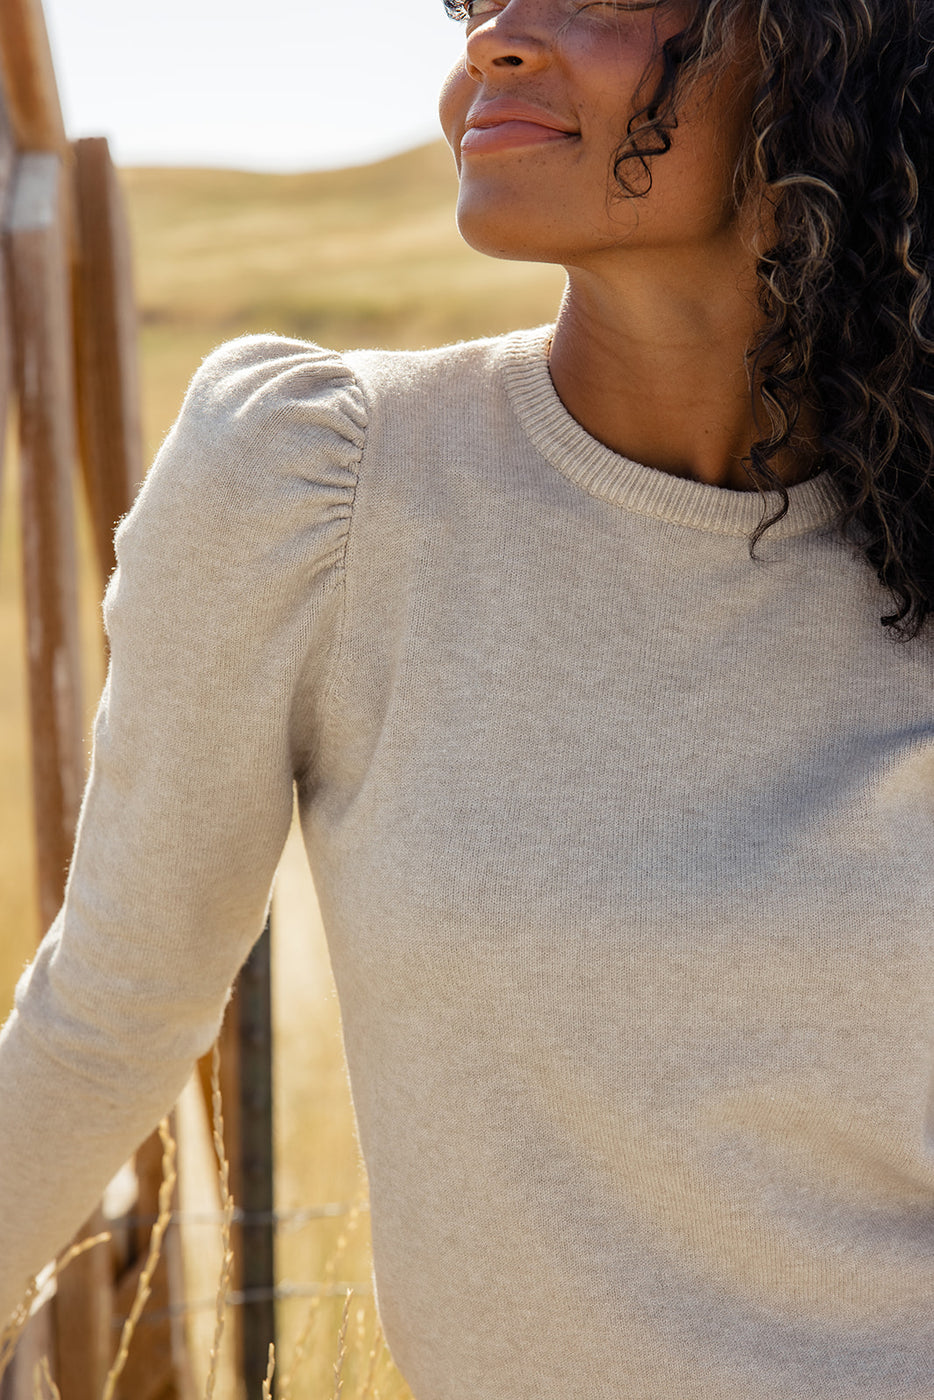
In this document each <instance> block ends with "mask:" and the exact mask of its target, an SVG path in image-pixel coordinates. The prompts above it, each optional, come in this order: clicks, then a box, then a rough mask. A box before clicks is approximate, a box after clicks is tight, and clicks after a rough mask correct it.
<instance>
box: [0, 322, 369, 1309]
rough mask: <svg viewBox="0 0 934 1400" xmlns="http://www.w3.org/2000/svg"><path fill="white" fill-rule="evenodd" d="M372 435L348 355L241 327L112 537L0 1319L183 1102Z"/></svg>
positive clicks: (40, 990) (18, 1161) (263, 848)
mask: <svg viewBox="0 0 934 1400" xmlns="http://www.w3.org/2000/svg"><path fill="white" fill-rule="evenodd" d="M364 429H365V421H364V406H363V401H362V397H361V395H360V393H359V391H358V390H357V388H356V386H355V384H354V382H353V379H352V376H351V375H350V374H349V372H348V371H347V370H346V369H344V368H343V366H342V365H341V364H340V362H339V360H337V359H336V358H335V357H334V356H331V355H329V354H328V353H327V352H324V351H320V350H317V349H316V348H315V347H312V346H308V345H304V344H302V343H299V342H290V341H282V340H278V339H275V338H272V337H253V338H249V339H247V340H244V341H238V342H234V343H233V344H232V345H230V346H227V347H224V348H223V349H222V350H221V351H219V352H216V353H215V354H214V355H213V356H211V357H210V358H209V359H208V360H207V361H206V362H205V364H204V366H202V369H201V370H200V371H199V373H198V375H197V376H196V377H195V380H194V381H193V383H192V386H191V389H190V391H189V393H188V396H187V398H186V401H185V405H184V407H183V410H182V413H181V416H180V419H179V421H178V423H177V424H176V426H175V428H174V429H173V430H172V432H171V433H170V435H169V437H168V439H167V440H166V443H165V445H164V447H163V449H162V451H161V452H160V454H159V457H158V458H157V461H156V464H155V465H154V467H153V469H152V472H151V473H150V475H149V478H148V479H147V481H146V484H145V486H144V488H143V490H142V492H141V493H140V497H139V500H138V501H137V503H136V505H135V507H134V509H133V511H132V512H131V513H130V515H129V516H128V517H127V519H126V521H125V522H124V523H123V525H122V526H121V528H120V530H119V532H118V536H117V557H118V569H117V572H116V573H115V575H114V578H113V580H112V581H111V585H110V588H109V589H108V593H107V599H106V603H105V620H106V624H107V630H108V635H109V638H110V646H111V664H110V670H109V674H108V679H107V684H106V686H105V689H104V694H103V698H102V701H101V706H100V710H99V713H98V716H97V721H96V724H95V731H94V754H93V760H92V765H91V774H90V778H89V783H88V788H87V791H86V794H85V798H84V804H83V807H82V812H81V817H80V822H79V828H78V836H77V841H76V846H75V852H74V857H73V861H72V867H71V872H70V876H69V880H68V886H67V890H66V894H65V901H64V905H63V907H62V910H61V911H60V913H59V916H58V918H57V919H56V921H55V924H54V925H53V927H52V929H51V930H50V932H49V934H48V936H47V938H46V939H45V941H44V942H43V944H42V947H41V948H40V951H39V953H38V955H37V957H36V959H35V961H34V963H33V964H32V966H31V967H30V968H29V969H28V970H27V972H26V973H25V974H24V976H23V978H22V980H21V982H20V984H19V987H18V988H17V996H16V1011H15V1012H14V1014H13V1016H12V1017H11V1018H10V1020H9V1022H8V1023H7V1025H6V1027H5V1029H4V1031H3V1033H2V1036H0V1319H2V1318H3V1317H5V1316H6V1314H7V1313H8V1312H9V1311H10V1309H11V1308H12V1307H13V1306H15V1304H16V1302H17V1301H18V1299H19V1296H20V1294H21V1291H22V1288H23V1286H24V1284H25V1283H26V1280H27V1277H28V1276H29V1275H31V1274H32V1273H33V1272H35V1271H36V1270H37V1269H39V1268H41V1267H42V1266H43V1264H44V1263H45V1262H46V1261H47V1259H48V1258H49V1257H50V1256H51V1255H52V1254H53V1253H54V1252H55V1251H56V1250H57V1249H58V1248H60V1247H61V1246H62V1244H63V1243H64V1242H65V1241H66V1240H67V1238H68V1237H69V1236H70V1234H71V1233H72V1232H73V1231H74V1230H75V1229H76V1228H77V1227H78V1225H80V1223H81V1221H82V1220H83V1219H84V1218H85V1216H86V1215H87V1214H88V1213H89V1211H90V1210H91V1208H92V1207H93V1205H94V1203H95V1202H96V1200H97V1199H98V1197H99V1196H100V1193H101V1191H102V1189H103V1187H104V1186H105V1185H106V1183H107V1181H108V1180H109V1178H110V1176H111V1175H112V1173H113V1172H114V1171H115V1170H116V1169H117V1168H118V1167H119V1165H120V1164H121V1163H122V1162H123V1161H124V1160H125V1159H126V1157H127V1156H128V1155H129V1154H130V1153H131V1152H132V1151H133V1150H134V1148H135V1147H136V1146H137V1144H138V1143H139V1142H140V1141H141V1140H142V1138H143V1137H145V1135H146V1134H147V1133H148V1132H149V1131H150V1130H151V1129H152V1127H153V1125H154V1124H155V1123H156V1121H157V1120H158V1119H159V1118H160V1116H161V1115H162V1114H163V1113H164V1112H165V1111H166V1110H167V1109H168V1107H169V1106H170V1105H171V1104H172V1103H173V1102H174V1100H175V1098H176V1096H177V1094H178V1093H179V1091H180V1089H181V1088H182V1086H183V1084H184V1083H185V1080H186V1079H187V1076H188V1074H189V1073H190V1070H191V1066H192V1062H193V1061H194V1059H195V1058H196V1057H197V1056H198V1055H200V1054H201V1053H203V1052H204V1051H205V1050H206V1049H207V1048H208V1047H209V1046H210V1044H211V1042H212V1041H213V1039H214V1037H215V1035H216V1032H217V1028H218V1024H219V1021H220V1018H221V1016H222V1013H223V1007H224V1004H225V1001H226V998H227V994H228V989H229V987H230V984H231V981H232V980H233V978H234V976H235V974H236V971H237V969H238V967H239V966H240V964H241V963H242V962H243V960H244V959H245V957H246V955H247V953H248V952H249V949H250V947H251V945H252V943H253V941H254V940H255V938H256V937H257V936H258V934H259V932H260V930H261V927H262V924H263V919H264V914H265V909H266V905H267V901H268V897H269V890H270V885H271V882H272V878H273V874H274V872H275V868H276V864H277V862H278V859H279V855H280V852H281V849H282V846H283V843H284V841H285V837H286V834H287V831H288V827H289V822H290V818H291V812H292V776H293V772H294V771H295V768H296V766H297V765H298V764H299V763H305V762H307V758H308V751H309V747H310V746H313V743H314V733H313V730H314V723H313V721H314V718H315V716H316V712H317V711H318V710H320V707H321V706H322V705H323V704H324V701H325V699H326V689H327V678H328V674H329V669H330V663H331V659H332V650H333V647H334V645H335V642H334V639H335V638H336V637H337V635H338V626H337V624H338V621H339V617H340V609H341V605H342V567H343V551H344V545H345V541H346V537H347V532H348V529H349V524H350V516H351V507H352V501H353V492H354V486H355V482H356V469H357V465H358V463H359V459H360V456H361V452H362V448H363V441H364ZM299 695H301V705H300V706H298V705H297V704H296V701H297V697H298V696H299ZM299 708H300V710H301V720H300V721H299V720H298V719H297V718H296V715H297V711H298V709H299ZM309 717H311V720H312V723H311V725H309V723H308V720H309Z"/></svg>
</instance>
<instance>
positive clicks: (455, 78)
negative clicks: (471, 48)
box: [438, 59, 477, 158]
mask: <svg viewBox="0 0 934 1400" xmlns="http://www.w3.org/2000/svg"><path fill="white" fill-rule="evenodd" d="M476 90H477V85H476V83H475V82H474V81H473V80H472V79H471V78H470V77H469V76H468V73H467V69H466V68H465V66H464V60H463V59H460V60H459V61H458V62H457V63H456V64H455V66H454V67H453V68H452V69H451V71H450V73H449V74H448V76H447V77H446V78H445V80H444V84H443V86H442V88H441V96H440V98H439V99H438V116H439V118H440V121H441V130H442V131H443V132H444V136H445V140H446V141H447V143H448V145H449V146H450V147H451V149H452V150H453V152H454V155H455V158H456V157H457V156H458V155H459V150H458V147H459V145H460V139H461V136H462V135H463V131H464V123H465V122H466V120H467V113H468V111H469V110H470V104H471V102H472V101H473V97H474V94H475V93H476Z"/></svg>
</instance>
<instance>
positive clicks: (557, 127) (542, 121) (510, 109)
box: [461, 102, 580, 155]
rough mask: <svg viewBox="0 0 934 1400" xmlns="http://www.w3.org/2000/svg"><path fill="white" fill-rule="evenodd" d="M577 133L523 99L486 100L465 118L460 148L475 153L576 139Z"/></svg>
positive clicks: (467, 153) (462, 150) (464, 152)
mask: <svg viewBox="0 0 934 1400" xmlns="http://www.w3.org/2000/svg"><path fill="white" fill-rule="evenodd" d="M579 135H580V133H579V132H578V131H575V130H574V129H573V128H572V127H568V126H566V125H565V124H564V123H563V122H562V121H561V120H560V118H558V117H555V116H552V114H551V113H550V112H547V111H545V110H544V109H543V108H540V107H533V106H531V105H529V104H527V103H524V102H509V103H506V102H488V103H485V104H484V105H483V106H481V107H476V108H474V110H473V111H472V112H471V113H470V115H469V116H468V118H467V123H466V130H465V131H464V135H463V137H462V139H461V152H462V153H463V154H465V155H476V154H480V153H482V152H489V151H503V150H508V149H510V148H514V147H519V146H540V145H547V144H549V143H550V142H555V141H567V140H576V139H577V137H578V136H579Z"/></svg>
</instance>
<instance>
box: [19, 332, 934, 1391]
mask: <svg viewBox="0 0 934 1400" xmlns="http://www.w3.org/2000/svg"><path fill="white" fill-rule="evenodd" d="M546 340H547V331H545V330H542V331H534V332H522V333H520V334H518V335H514V336H510V337H506V338H504V339H501V340H493V341H485V342H478V343H474V344H470V345H461V346H455V347H449V348H447V349H444V350H441V351H431V352H424V353H417V354H415V353H412V354H410V353H389V352H375V351H374V352H358V353H355V354H352V355H348V356H345V357H343V359H342V358H340V357H338V356H335V355H333V354H331V353H329V352H326V351H322V350H319V349H317V348H316V347H313V346H309V345H307V344H304V343H300V342H295V341H284V340H280V339H277V338H274V337H251V338H248V339H246V340H241V341H237V342H234V343H233V344H231V345H229V346H226V347H224V348H223V349H221V350H220V351H218V352H217V353H215V354H214V355H213V356H212V357H211V358H210V359H209V360H208V361H206V363H205V365H204V366H203V367H202V369H201V370H200V372H199V374H198V375H197V376H196V378H195V380H194V382H193V384H192V387H191V389H190V391H189V394H188V397H187V399H186V402H185V405H184V407H183V410H182V414H181V417H180V419H179V422H178V424H177V425H176V427H175V428H174V429H173V431H172V433H171V434H170V436H169V438H168V440H167V441H166V444H165V446H164V447H163V449H162V451H161V453H160V455H159V457H158V459H157V462H156V464H155V466H154V468H153V470H152V471H151V473H150V475H149V477H148V479H147V481H146V484H145V486H144V488H143V490H142V492H141V495H140V497H139V500H138V502H137V504H136V506H135V507H134V509H133V511H132V512H131V514H130V516H129V517H128V519H127V520H126V522H125V523H124V524H123V525H122V527H121V529H120V531H119V534H118V560H119V568H118V571H117V573H116V575H115V577H114V579H113V581H112V583H111V586H110V589H109V590H108V596H107V602H106V620H107V626H108V630H109V634H110V638H111V657H112V660H111V670H110V675H109V679H108V682H107V687H106V689H105V693H104V697H103V701H102V705H101V710H100V713H99V716H98V720H97V724H96V729H95V743H94V758H93V764H92V772H91V778H90V782H89V787H88V791H87V794H86V797H85V802H84V807H83V811H82V816H81V823H80V830H79V837H78V843H77V847H76V852H75V856H74V861H73V864H72V870H71V875H70V879H69V884H68V891H67V895H66V900H65V905H64V908H63V910H62V912H61V914H60V915H59V918H58V920H57V921H56V924H55V926H54V927H53V929H52V931H51V933H50V935H49V937H48V938H47V939H46V941H45V942H44V944H43V946H42V948H41V950H40V952H39V955H38V957H37V959H36V961H35V963H34V964H33V966H32V968H31V969H30V970H29V971H28V972H27V974H26V975H25V976H24V978H23V980H22V982H21V984H20V987H19V989H18V994H17V1008H18V1009H17V1011H16V1012H15V1013H14V1015H13V1017H12V1018H11V1020H10V1021H9V1022H8V1024H7V1027H6V1029H5V1031H4V1033H3V1035H2V1038H0V1085H2V1092H0V1275H2V1277H0V1314H3V1313H5V1312H6V1311H7V1310H8V1309H9V1308H10V1307H11V1306H12V1305H13V1304H14V1302H15V1301H16V1299H17V1295H18V1293H19V1290H20V1287H21V1285H22V1283H23V1282H24V1279H25V1276H26V1275H27V1274H28V1273H30V1272H32V1271H33V1270H35V1269H37V1268H38V1267H40V1266H41V1265H42V1264H43V1263H44V1261H45V1260H46V1258H47V1257H48V1256H49V1255H50V1254H51V1253H52V1252H53V1251H54V1249H56V1248H57V1247H58V1246H60V1245H61V1244H62V1243H63V1241H64V1240H65V1238H66V1236H68V1234H69V1233H70V1232H71V1231H72V1230H73V1229H74V1228H75V1227H76V1226H77V1225H78V1223H79V1222H80V1221H81V1219H82V1218H83V1217H84V1215H86V1214H87V1212H88V1211H89V1210H90V1208H91V1206H92V1205H93V1203H94V1201H95V1200H96V1198H97V1197H98V1196H99V1194H100V1192H101V1189H102V1187H103V1186H104V1184H105V1183H106V1181H107V1179H108V1178H109V1176H110V1175H111V1173H112V1172H113V1171H115V1170H116V1168H117V1167H118V1166H119V1164H120V1163H121V1162H122V1161H123V1159H124V1158H125V1157H126V1156H127V1155H128V1154H129V1153H130V1152H131V1151H132V1149H133V1148H134V1147H135V1145H136V1143H137V1142H138V1141H139V1140H140V1139H141V1138H142V1137H143V1136H144V1135H145V1133H146V1132H147V1131H148V1130H149V1129H151V1128H152V1126H153V1124H154V1123H155V1121H156V1120H157V1119H158V1118H159V1116H160V1115H161V1114H162V1113H163V1112H164V1111H165V1110H166V1109H167V1108H168V1107H169V1106H170V1105H171V1103H172V1102H173V1100H174V1098H175V1096H176V1095H177V1093H178V1092H179V1090H180V1089H181V1087H182V1085H183V1083H184V1081H185V1079H186V1077H187V1075H188V1074H189V1071H190V1068H191V1064H192V1061H193V1059H194V1058H195V1057H196V1056H197V1055H199V1054H200V1053H202V1052H203V1051H205V1050H206V1049H207V1048H208V1046H209V1045H210V1043H211V1041H212V1039H213V1037H214V1035H215V1033H216V1030H217V1026H218V1022H219V1019H220V1016H221V1013H222V1008H223V1004H224V1001H225V997H226V995H227V990H228V987H229V984H230V982H231V980H232V978H233V976H234V974H235V972H236V969H237V967H238V966H239V964H240V963H241V962H242V960H243V959H244V957H245V956H246V954H247V951H248V949H249V947H250V945H251V943H252V941H253V940H254V939H255V937H256V936H257V934H258V933H259V931H260V928H261V925H262V921H263V915H264V911H265V908H266V903H267V899H268V894H269V888H270V883H271V881H272V878H273V873H274V870H275V867H276V863H277V860H278V857H279V854H280V851H281V849H282V846H283V843H284V840H285V836H286V833H287V829H288V825H289V820H290V814H291V809H292V793H293V780H294V781H295V782H296V783H297V786H298V794H299V802H300V810H301V817H302V826H303V831H304V835H305V840H306V845H307V848H308V851H309V858H310V860H311V864H312V870H313V873H314V876H315V882H316V886H317V890H318V894H319V897H320V901H321V906H322V910H323V913H324V918H325V926H326V929H327V934H328V941H329V946H330V951H331V957H332V962H333V966H334V972H335V976H336V979H337V984H338V991H339V994H340V1000H341V1008H342V1014H343V1020H344V1037H345V1045H346V1050H347V1056H348V1062H349V1065H350V1071H351V1079H352V1085H353V1092H354V1103H355V1108H356V1113H357V1121H358V1129H359V1134H360V1141H361V1145H362V1148H363V1152H364V1156H365V1159H366V1164H367V1169H368V1172H369V1178H370V1188H371V1200H372V1218H373V1238H374V1251H375V1261H376V1282H377V1288H378V1296H379V1306H380V1312H381V1316H382V1320H383V1323H384V1326H385V1330H386V1333H387V1337H388V1340H389V1343H390V1345H391V1347H392V1351H393V1354H394V1356H395V1358H396V1360H397V1362H398V1364H399V1365H400V1367H401V1369H402V1371H403V1372H404V1374H405V1375H406V1377H407V1379H408V1381H409V1383H410V1385H411V1387H412V1389H413V1391H414V1394H415V1396H416V1397H417V1400H934V1129H932V1123H934V1118H932V1085H934V1077H932V1076H934V946H932V943H934V940H932V934H934V916H932V910H934V820H932V819H934V651H932V645H931V642H930V640H928V639H926V638H924V637H922V638H919V639H917V640H915V641H914V642H911V643H908V644H905V645H898V644H895V643H894V642H892V641H891V640H890V639H889V638H888V637H887V635H886V634H885V633H884V631H883V629H882V628H881V627H880V625H879V616H880V614H881V613H882V612H884V611H886V608H887V605H888V599H887V597H886V596H885V594H884V593H883V592H882V591H881V590H880V589H879V586H878V584H877V583H876V581H875V579H874V577H873V575H872V573H871V571H870V570H869V568H868V566H867V565H866V563H865V562H864V560H863V559H862V558H861V557H860V556H859V555H858V553H857V552H856V551H855V550H854V548H853V547H852V546H850V545H847V544H845V543H844V542H843V541H842V540H841V539H840V537H839V535H838V533H837V532H836V531H835V529H834V521H835V518H836V516H837V514H838V510H839V506H838V502H837V499H836V496H835V493H834V491H833V490H832V489H831V487H830V486H829V485H828V484H827V482H826V481H825V479H824V478H822V477H820V476H819V477H817V478H815V479H813V480H811V481H809V482H805V483H803V484H801V485H798V486H795V487H792V488H791V490H790V500H791V506H790V509H789V511H788V514H787V515H786V516H785V518H784V519H783V520H781V521H780V522H779V524H778V525H776V526H775V527H774V528H773V529H771V530H770V531H768V532H767V534H766V535H765V536H764V537H763V539H762V541H761V543H760V544H759V546H758V549H757V557H756V558H755V559H751V558H750V556H749V547H748V536H749V534H750V532H751V531H752V530H753V529H754V528H755V526H756V524H757V523H758V521H759V518H760V515H761V513H762V509H763V502H762V500H761V498H760V497H759V496H758V495H757V494H756V493H755V492H734V491H728V490H723V489H720V488H716V487H712V486H708V485H704V484H700V483H697V482H692V481H686V480H681V479H678V478H675V477H672V476H669V475H667V474H664V473H661V472H656V471H652V470H651V469H649V468H646V467H644V466H641V465H639V464H638V463H633V462H629V461H627V460H625V459H624V458H621V457H619V456H618V455H616V454H614V453H613V452H611V451H610V450H609V449H607V448H606V447H604V446H602V445H601V444H600V443H598V442H596V441H595V440H594V439H592V438H591V437H589V436H588V434H587V433H586V432H585V431H584V430H583V429H582V428H581V427H580V425H579V424H577V423H576V422H575V421H574V420H573V419H572V418H571V417H570V416H569V415H568V413H567V412H566V411H565V409H564V408H563V406H562V404H561V402H560V400H559V399H558V398H557V396H556V394H555V392H554V389H553V387H552V385H551V380H550V377H549V374H548V368H547V359H546V349H545V346H546ZM774 504H775V501H774V498H773V499H772V500H770V501H769V502H767V505H774Z"/></svg>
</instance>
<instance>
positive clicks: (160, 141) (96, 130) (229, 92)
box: [44, 0, 463, 171]
mask: <svg viewBox="0 0 934 1400" xmlns="http://www.w3.org/2000/svg"><path fill="white" fill-rule="evenodd" d="M44 7H45V13H46V22H47V24H48V27H49V34H50V38H51V41H52V48H53V55H54V59H55V67H56V73H57V76H58V83H59V91H60V95H61V99H62V107H63V109H64V113H65V124H66V127H67V130H68V134H69V136H71V137H72V138H77V137H79V136H106V137H108V138H109V140H110V144H111V151H112V153H113V156H114V159H115V160H116V162H117V163H118V164H119V165H211V166H215V165H225V166H234V167H237V168H240V169H249V170H280V171H294V170H315V169H325V168H327V167H333V166H342V165H351V164H363V163H365V162H367V161H370V160H376V159H379V158H381V157H382V156H385V155H391V154H394V153H395V152H397V151H401V150H405V149H407V148H408V147H410V146H414V145H417V144H419V143H421V142H423V141H430V140H432V139H434V138H436V137H438V136H439V135H440V130H439V128H438V120H437V113H436V105H437V95H438V89H439V87H440V85H441V81H442V79H443V77H444V74H445V73H446V72H447V71H448V69H449V68H450V67H451V66H452V65H453V63H454V62H455V60H456V58H457V56H458V53H459V52H460V48H461V44H462V39H463V34H462V31H461V29H460V26H459V25H457V24H456V23H454V22H453V21H452V20H449V19H448V18H447V16H446V15H445V13H444V8H443V5H442V0H44Z"/></svg>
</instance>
